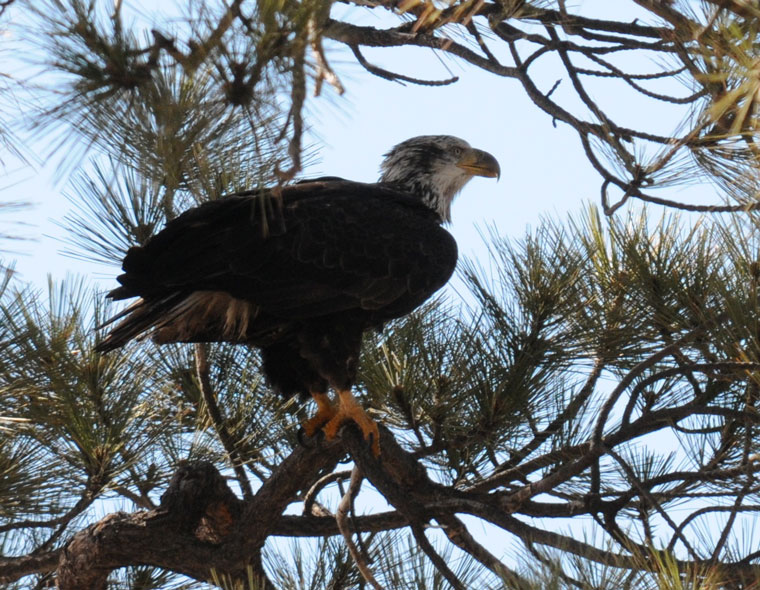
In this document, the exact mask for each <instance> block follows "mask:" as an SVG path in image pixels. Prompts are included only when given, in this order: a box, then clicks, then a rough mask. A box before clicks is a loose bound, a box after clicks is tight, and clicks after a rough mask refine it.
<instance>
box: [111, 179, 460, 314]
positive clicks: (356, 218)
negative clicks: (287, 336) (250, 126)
mask: <svg viewBox="0 0 760 590" xmlns="http://www.w3.org/2000/svg"><path fill="white" fill-rule="evenodd" d="M456 258H457V251H456V243H455V242H454V239H453V238H452V237H451V235H450V234H449V233H448V232H447V231H446V230H444V229H443V228H441V227H440V225H439V224H438V222H437V219H436V217H435V214H434V213H432V212H430V211H429V210H428V209H427V208H425V207H424V206H422V205H421V204H419V203H418V202H417V201H415V200H414V199H413V198H411V197H408V196H406V195H405V194H403V193H398V192H396V191H393V190H391V189H389V188H386V187H383V186H380V185H371V184H361V183H354V182H349V181H341V180H334V179H329V180H327V181H319V182H309V183H302V184H297V185H293V186H291V187H286V188H284V189H282V191H281V194H280V195H276V194H274V193H272V192H261V193H258V194H243V195H237V196H231V197H226V198H223V199H220V200H218V201H214V202H210V203H207V204H204V205H202V206H200V207H197V208H195V209H192V210H190V211H188V212H186V213H185V214H183V215H181V216H179V217H178V218H176V219H175V220H173V221H171V222H170V223H169V224H167V226H166V228H165V229H164V230H162V231H161V232H160V233H159V234H157V235H156V236H154V237H153V238H152V239H151V240H149V241H148V243H146V244H145V246H143V247H138V248H133V249H131V250H130V252H129V253H128V255H127V257H126V258H125V260H124V271H125V273H124V274H123V275H121V276H120V277H119V281H120V282H121V283H122V285H123V286H122V287H121V288H119V289H117V290H115V291H114V292H113V295H114V296H115V297H116V298H126V297H131V296H136V295H139V296H141V297H143V298H144V299H145V298H165V297H168V296H170V295H171V294H173V293H192V292H197V291H223V292H226V293H228V294H230V295H232V296H233V297H235V298H238V299H241V300H245V301H248V302H250V303H253V304H255V305H256V306H257V307H258V308H260V310H261V311H263V312H264V313H266V314H271V315H274V316H280V317H288V318H293V319H295V318H311V317H319V316H323V315H327V314H331V313H336V312H339V311H346V310H351V309H362V310H376V311H377V314H378V318H381V319H382V318H386V319H390V318H392V317H397V316H399V315H403V314H404V313H407V312H408V311H411V309H413V308H414V307H416V306H417V305H419V304H420V303H421V302H422V301H424V300H425V299H427V298H428V297H429V296H430V295H431V294H432V293H434V292H435V291H436V290H437V289H439V288H440V287H441V286H442V285H443V284H444V283H445V282H446V281H447V280H448V279H449V277H450V276H451V273H452V272H453V269H454V266H455V265H456Z"/></svg>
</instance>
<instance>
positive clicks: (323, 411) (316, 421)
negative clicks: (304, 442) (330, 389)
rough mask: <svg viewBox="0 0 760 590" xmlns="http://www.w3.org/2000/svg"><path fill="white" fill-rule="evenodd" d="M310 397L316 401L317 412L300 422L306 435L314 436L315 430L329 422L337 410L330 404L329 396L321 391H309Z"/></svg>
mask: <svg viewBox="0 0 760 590" xmlns="http://www.w3.org/2000/svg"><path fill="white" fill-rule="evenodd" d="M311 397H312V398H314V401H315V402H317V412H316V414H314V415H313V416H312V417H311V418H309V419H308V420H306V421H305V422H302V423H301V426H302V427H303V431H304V433H305V434H306V436H308V437H312V436H314V434H316V432H317V430H319V429H320V428H321V427H322V426H324V425H325V424H327V423H328V422H330V421H331V420H332V419H333V418H334V417H335V415H336V414H337V413H338V410H336V409H335V406H333V405H332V402H331V401H330V397H329V396H328V395H327V394H326V393H323V392H314V391H312V392H311Z"/></svg>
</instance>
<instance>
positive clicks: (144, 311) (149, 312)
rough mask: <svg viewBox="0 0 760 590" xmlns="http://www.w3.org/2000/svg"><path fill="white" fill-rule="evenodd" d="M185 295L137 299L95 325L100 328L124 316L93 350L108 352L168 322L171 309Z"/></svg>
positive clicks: (140, 338)
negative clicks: (98, 324) (147, 299)
mask: <svg viewBox="0 0 760 590" xmlns="http://www.w3.org/2000/svg"><path fill="white" fill-rule="evenodd" d="M185 297H186V295H185V294H184V293H172V294H171V295H169V296H167V297H164V298H161V299H153V300H149V301H146V300H145V299H138V300H137V301H135V302H134V303H133V304H131V305H129V306H128V307H127V308H125V309H124V310H123V311H121V312H120V313H118V314H116V315H115V316H113V317H112V318H110V319H108V320H107V321H106V322H104V323H103V324H101V325H100V326H98V327H97V329H101V328H104V327H106V326H109V325H111V324H112V323H114V322H115V321H117V320H120V319H122V318H124V319H123V320H122V321H121V322H119V323H118V324H117V325H116V326H115V327H114V328H113V330H111V331H110V332H109V333H108V335H107V336H106V337H105V338H104V339H103V340H102V341H101V342H99V343H98V344H97V346H95V350H96V351H98V352H109V351H111V350H116V349H117V348H121V347H122V346H124V345H125V344H126V343H127V342H129V341H130V340H142V339H143V338H145V337H146V336H147V335H148V333H149V332H151V331H153V330H154V329H156V328H160V327H161V326H162V325H165V324H166V323H167V322H170V321H171V320H172V319H173V318H174V315H175V314H174V313H172V310H173V309H175V308H176V307H177V304H178V303H180V302H181V301H182V300H183V299H184V298H185Z"/></svg>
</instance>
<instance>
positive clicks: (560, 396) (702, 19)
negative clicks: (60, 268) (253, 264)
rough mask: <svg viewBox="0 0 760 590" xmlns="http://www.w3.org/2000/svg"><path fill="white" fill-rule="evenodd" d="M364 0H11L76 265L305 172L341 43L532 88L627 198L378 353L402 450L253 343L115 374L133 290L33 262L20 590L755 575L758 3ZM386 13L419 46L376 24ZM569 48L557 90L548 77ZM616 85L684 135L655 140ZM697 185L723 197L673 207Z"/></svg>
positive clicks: (401, 333) (378, 344)
mask: <svg viewBox="0 0 760 590" xmlns="http://www.w3.org/2000/svg"><path fill="white" fill-rule="evenodd" d="M335 4H338V3H335ZM340 4H342V5H347V6H349V7H350V8H352V10H345V6H342V8H344V9H343V10H340V11H338V10H335V6H333V2H331V1H330V0H306V1H295V0H277V1H275V0H260V1H259V2H252V1H247V0H230V1H228V2H226V3H225V2H216V1H214V0H196V1H192V2H186V3H181V6H182V10H183V14H181V15H177V14H168V13H167V14H165V15H164V18H163V20H161V19H160V18H158V17H156V16H151V15H147V16H146V14H147V9H146V10H145V11H144V13H139V12H137V13H135V14H132V13H130V14H129V15H128V16H127V12H128V10H129V9H128V7H127V6H126V3H124V2H122V1H121V0H116V2H100V1H99V0H98V1H96V0H91V1H85V0H40V1H34V2H31V1H28V2H27V1H25V0H6V1H5V2H0V19H2V23H3V26H5V27H10V29H11V30H12V31H13V35H10V36H8V38H2V39H1V40H0V43H3V44H7V46H6V47H5V48H4V49H6V50H7V51H14V52H16V53H15V54H14V55H15V57H14V62H13V63H16V64H18V63H21V62H20V61H19V60H21V57H20V53H19V51H21V50H22V49H23V50H24V51H25V52H26V53H25V54H24V59H25V60H26V63H25V67H27V68H28V70H25V71H32V72H34V73H35V75H34V76H33V77H28V76H25V75H22V74H21V73H19V72H17V71H11V70H9V71H7V72H3V73H4V74H6V77H5V81H4V82H3V84H4V85H3V86H0V106H1V107H2V110H0V122H1V123H2V125H1V126H2V128H3V129H2V133H0V142H3V145H5V146H6V147H13V149H14V150H15V152H16V154H17V155H23V153H24V144H25V143H26V142H29V144H32V143H34V144H35V145H38V144H39V142H44V143H46V144H48V145H50V144H53V143H55V145H59V146H63V147H64V148H65V150H66V151H67V152H69V153H70V155H69V156H68V157H66V158H63V160H62V174H64V175H70V182H69V184H68V185H67V186H68V194H69V197H70V199H71V201H72V203H73V204H74V208H73V213H71V214H70V215H69V216H68V217H67V218H66V219H63V220H60V221H61V223H62V225H63V226H64V227H65V228H66V229H67V230H68V236H69V237H68V242H67V245H66V248H67V250H68V252H69V253H70V254H72V255H74V256H78V257H81V258H84V259H87V260H91V261H97V262H101V263H104V264H107V265H110V268H111V270H112V271H113V273H114V274H115V271H116V267H117V265H118V264H119V261H120V260H121V259H122V258H123V255H124V253H125V252H126V250H127V248H129V246H130V245H134V244H142V243H145V241H146V240H147V239H148V238H149V237H150V236H151V235H153V234H155V233H156V232H157V231H158V230H159V229H160V228H161V227H162V226H163V225H164V223H165V222H166V221H167V220H170V219H172V218H173V217H175V216H177V215H178V214H179V213H180V212H182V211H183V210H185V209H187V208H188V207H191V206H193V205H195V204H198V203H202V202H205V201H207V200H211V199H217V198H219V197H221V196H223V195H224V194H227V193H231V192H234V191H236V190H241V189H251V188H255V187H257V186H264V185H267V186H277V185H278V184H280V185H281V184H283V183H287V182H290V181H291V180H293V179H294V178H295V177H296V175H297V174H298V172H299V171H300V169H301V168H302V164H303V151H304V150H303V145H304V133H305V129H306V127H307V123H308V121H307V117H308V112H309V111H308V109H307V106H308V105H307V103H308V101H310V100H317V99H316V98H311V95H312V94H317V95H319V94H320V93H327V92H331V93H337V94H340V93H341V92H342V90H343V82H342V78H341V75H340V74H341V72H340V70H339V68H337V66H335V65H334V64H333V63H331V61H330V60H328V57H327V56H328V55H330V53H328V52H326V48H328V47H329V48H344V49H348V50H349V52H350V53H347V55H351V56H352V59H355V60H356V62H357V63H358V64H359V65H361V66H362V67H363V68H364V69H365V70H366V71H367V75H368V76H369V75H375V76H380V77H382V78H386V79H390V80H396V81H403V82H406V83H412V84H424V85H430V86H436V85H440V84H448V83H455V82H456V80H455V79H448V80H435V79H431V78H430V77H429V76H427V75H426V72H420V71H413V67H414V66H413V62H412V61H410V62H409V67H410V69H412V71H409V72H392V71H389V70H387V69H384V68H382V67H380V66H377V65H375V64H373V63H372V62H371V61H370V60H368V59H367V57H366V56H365V52H366V49H367V48H370V47H371V48H376V49H377V48H393V47H407V48H420V47H422V48H428V49H433V50H435V51H437V52H439V53H441V54H447V55H449V56H452V57H454V58H455V59H457V60H459V61H460V62H462V63H464V64H467V65H468V66H469V67H471V68H480V69H482V70H485V71H488V72H490V73H491V74H493V75H494V76H500V77H504V78H510V79H514V80H517V81H518V82H519V83H520V85H521V87H522V89H523V91H524V92H525V93H526V94H527V95H528V96H529V97H530V98H531V99H532V101H533V102H534V103H535V105H536V106H537V107H538V108H539V109H541V110H543V111H545V112H546V113H547V114H548V115H550V116H551V117H553V119H554V120H555V122H557V124H561V125H567V126H570V127H571V128H572V129H574V130H575V131H576V132H577V134H578V138H579V142H578V146H577V149H582V150H584V151H585V154H586V156H587V158H588V159H589V161H590V162H591V163H592V165H593V166H594V167H595V169H596V170H597V172H598V173H599V176H600V187H601V201H600V206H599V207H598V208H597V207H594V206H587V207H586V208H585V209H583V210H582V212H581V213H579V214H577V215H574V216H573V217H572V218H570V219H568V220H563V221H561V222H560V221H546V222H544V223H543V224H542V225H541V226H540V227H538V228H536V229H534V230H532V231H531V232H529V233H528V234H527V235H525V236H521V237H514V236H513V237H511V238H508V237H505V236H502V235H499V233H498V232H497V231H494V233H493V235H492V236H491V237H490V240H489V243H490V257H489V258H488V259H481V260H479V261H463V264H462V267H461V278H462V279H463V280H464V284H465V285H466V286H467V287H468V289H469V292H468V293H467V294H466V296H464V297H463V298H461V299H460V298H458V297H457V296H456V295H454V294H453V293H448V294H445V295H443V296H442V297H440V298H439V299H438V300H436V301H435V302H433V303H431V304H428V305H427V306H425V307H424V308H422V309H420V310H418V311H417V312H415V313H414V314H412V315H411V316H409V317H407V318H404V319H402V320H398V321H396V322H393V323H392V324H390V325H388V326H387V327H386V329H385V330H384V332H383V333H382V334H368V335H367V336H366V341H365V343H364V349H363V356H362V362H361V369H360V375H359V383H358V386H357V388H358V393H359V396H360V397H361V399H362V401H363V404H364V405H365V407H366V408H368V411H369V413H370V414H372V415H373V417H375V418H376V419H377V420H378V421H379V422H380V424H381V426H380V430H381V440H380V443H381V455H380V458H377V457H375V456H374V455H373V454H372V452H371V450H370V448H369V447H368V445H367V444H366V441H364V439H363V438H362V436H361V433H360V432H359V431H357V430H355V429H353V428H352V427H350V426H347V427H344V428H343V430H342V432H341V436H340V438H339V439H338V440H336V441H333V442H329V443H328V442H326V441H323V440H314V441H305V440H303V437H301V436H299V424H300V422H301V421H302V420H303V419H304V418H305V417H306V416H307V415H308V414H309V413H310V408H309V407H303V406H302V405H301V404H299V403H298V402H297V401H296V400H291V401H289V402H287V403H286V402H284V401H283V400H282V399H280V398H278V397H277V396H276V395H275V394H274V393H273V392H272V391H271V389H270V388H269V387H268V384H267V383H266V382H265V381H264V380H263V379H262V377H261V374H260V367H259V363H260V360H259V358H258V357H257V355H256V353H255V352H252V351H250V350H248V349H246V348H245V347H233V346H227V345H218V344H214V345H194V346H192V345H187V346H182V345H170V346H163V347H157V346H155V345H153V344H152V343H150V342H140V343H133V344H130V345H129V346H127V347H125V348H124V349H120V350H118V351H114V352H112V353H110V354H108V355H100V354H98V353H96V352H95V351H94V349H95V346H96V344H97V342H98V338H100V337H101V336H102V335H101V333H100V332H99V331H98V330H96V329H95V327H96V326H98V325H99V324H100V323H102V321H103V320H104V319H105V318H107V317H109V316H110V315H112V314H113V313H114V312H115V311H116V310H115V309H111V308H109V306H108V304H106V303H105V301H104V298H103V295H102V293H96V292H93V290H92V289H91V288H90V287H89V286H88V283H87V282H86V281H84V280H82V279H75V278H72V279H70V280H66V281H65V282H63V283H61V284H50V285H49V288H48V290H47V291H46V292H40V291H39V290H37V289H35V288H33V287H32V286H27V285H24V284H23V283H22V282H21V281H20V280H18V279H15V278H14V277H13V276H12V274H11V273H5V275H4V276H5V278H4V280H3V281H2V283H0V292H1V293H0V548H1V549H0V582H2V583H3V584H5V585H6V587H8V588H45V587H52V586H54V585H57V586H58V587H59V588H61V589H62V590H73V589H78V588H88V589H93V590H101V589H105V588H132V589H138V588H139V589H143V590H148V589H151V588H173V587H181V588H202V587H209V585H216V586H220V587H223V588H230V589H232V588H236V589H237V588H241V589H243V588H246V589H267V590H269V589H274V588H277V589H280V588H282V589H288V590H289V589H297V588H302V589H306V588H310V589H315V590H316V589H331V590H339V589H351V588H370V587H371V588H387V589H407V588H408V589H410V590H411V589H415V590H417V589H425V588H431V589H434V588H435V589H437V588H455V589H465V588H483V589H497V588H519V589H526V590H527V589H532V588H568V589H569V588H581V589H585V588H609V589H613V588H615V589H618V588H632V589H633V588H692V589H696V588H705V589H707V588H732V589H733V588H750V587H755V586H756V585H757V584H758V583H760V564H759V563H758V559H760V554H759V553H758V551H757V534H756V531H755V530H754V529H753V522H754V520H755V517H756V514H757V511H758V509H760V497H759V492H760V482H759V481H758V476H757V475H756V474H757V473H758V471H760V448H758V444H759V443H758V441H760V437H758V429H759V428H760V412H759V408H758V404H759V403H760V377H759V375H760V313H759V312H760V309H759V305H760V304H759V299H758V295H759V293H758V291H759V286H760V258H759V256H760V254H759V252H760V241H759V239H758V235H760V232H759V231H758V230H760V219H759V218H758V217H757V213H756V210H757V202H758V201H757V190H758V179H760V176H759V175H758V170H760V167H759V166H758V154H757V147H756V141H755V138H756V135H757V130H756V127H757V123H758V121H757V112H756V111H757V105H756V101H757V96H758V76H757V63H758V58H759V57H760V56H759V55H758V46H757V43H756V37H757V33H758V30H759V29H760V9H758V8H757V7H756V5H755V3H753V2H745V1H742V2H740V1H738V0H728V1H725V0H721V1H718V0H704V1H702V2H692V1H686V0H675V1H668V2H665V1H660V0H635V1H633V2H630V3H627V4H630V5H631V6H633V7H634V8H636V9H637V10H638V11H639V14H640V15H641V16H640V17H639V18H636V19H635V20H623V19H620V20H614V19H606V18H598V17H597V16H596V15H594V14H582V13H580V12H577V13H576V12H573V11H572V10H573V9H572V8H571V7H570V6H569V5H568V4H566V3H565V2H564V1H562V0H558V1H538V0H537V1H535V2H528V1H524V0H497V1H493V2H492V1H490V0H455V1H452V2H437V1H435V0H402V1H400V2H395V1H391V2H387V1H375V0H347V1H345V2H342V3H340ZM143 8H145V7H143ZM367 11H370V12H373V13H376V14H382V15H383V18H384V19H391V20H390V21H388V20H386V21H384V22H392V24H391V25H389V26H387V27H382V26H380V25H378V26H376V27H372V26H365V25H359V24H355V20H352V19H353V18H354V17H355V16H356V15H357V14H360V13H363V12H367ZM336 14H340V15H341V16H340V18H338V17H337V16H335V15H336ZM141 19H142V20H141ZM145 19H147V20H148V21H150V22H147V24H146V21H145ZM151 19H153V20H151ZM631 56H634V57H633V58H632V57H631ZM652 58H654V59H652ZM544 60H554V62H553V63H554V64H555V67H556V72H557V74H556V75H557V77H558V78H559V81H557V83H553V82H548V83H547V80H546V79H543V78H541V76H542V74H541V72H543V71H544V70H542V69H541V70H539V72H536V71H534V70H538V69H539V68H536V64H538V63H542V62H543V61H544ZM9 63H10V62H9ZM9 67H10V66H9ZM14 67H15V66H14ZM558 84H559V85H562V87H563V88H562V90H563V91H558V92H556V93H555V90H557V88H558ZM605 84H609V85H610V86H609V87H610V88H615V89H618V91H621V90H620V89H623V90H622V91H624V92H629V93H631V94H633V95H637V96H638V97H639V98H640V99H641V100H642V101H645V102H646V103H647V104H650V105H652V106H651V108H658V107H659V106H662V107H663V108H668V109H675V110H674V112H678V113H679V117H680V119H678V118H676V119H674V120H673V128H672V129H669V130H664V131H663V130H653V129H631V128H627V127H625V126H624V125H623V124H621V123H619V122H618V121H617V119H616V117H617V116H619V113H616V112H615V109H614V93H613V94H610V93H607V94H605V93H603V92H597V91H598V90H599V89H600V88H603V87H604V85H605ZM565 90H567V91H565ZM512 91H514V88H513V89H512ZM430 92H431V93H435V88H431V89H430ZM597 96H598V97H599V98H595V97H597ZM610 97H612V98H610ZM338 100H339V99H338ZM605 101H607V102H605ZM22 118H23V121H24V124H25V125H26V126H25V127H23V128H22V127H19V126H18V125H16V122H17V121H18V120H21V119H22ZM30 130H31V131H30ZM81 146H85V147H84V148H82V147H81ZM695 178H699V179H702V180H703V181H704V182H711V183H713V184H714V186H715V188H716V193H717V194H719V195H720V198H721V201H720V202H716V203H714V204H707V205H704V204H695V203H693V202H691V201H689V200H688V197H689V193H688V190H687V191H685V194H686V199H685V200H674V199H673V198H672V197H671V196H669V195H668V193H663V192H662V191H663V189H664V188H667V187H668V186H672V185H674V184H677V183H679V182H681V183H684V184H685V185H686V184H688V182H691V181H693V180H694V179H695ZM680 194H684V193H683V192H682V193H680ZM641 202H648V203H650V204H655V205H658V207H657V208H656V209H649V210H647V209H646V208H644V207H642V206H639V205H640V204H641ZM662 205H664V206H665V208H664V209H663V208H662V207H659V206H662ZM580 208H581V207H580V204H579V209H580ZM678 209H681V210H683V211H677V210H678ZM663 210H664V211H666V214H665V215H664V216H661V212H662V211H663ZM700 212H701V213H703V214H704V216H700V217H697V214H698V213H700ZM719 214H720V215H722V217H719V216H718V215H719Z"/></svg>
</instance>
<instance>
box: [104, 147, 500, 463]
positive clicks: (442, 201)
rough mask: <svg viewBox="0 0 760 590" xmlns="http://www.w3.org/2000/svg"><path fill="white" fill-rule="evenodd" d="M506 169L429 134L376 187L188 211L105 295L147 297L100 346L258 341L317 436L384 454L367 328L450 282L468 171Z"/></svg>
mask: <svg viewBox="0 0 760 590" xmlns="http://www.w3.org/2000/svg"><path fill="white" fill-rule="evenodd" d="M499 172H500V171H499V164H498V163H497V161H496V159H495V158H494V157H493V156H492V155H491V154H488V153H486V152H484V151H481V150H478V149H474V148H472V147H470V145H469V144H468V143H467V142H465V141H463V140H461V139H458V138H456V137H451V136H446V135H433V136H421V137H414V138H412V139H409V140H407V141H404V142H402V143H400V144H399V145H397V146H395V147H394V148H393V149H391V150H390V151H389V152H388V153H387V154H386V155H385V159H384V161H383V163H382V165H381V177H380V181H379V182H378V183H376V184H364V183H360V182H352V181H349V180H344V179H341V178H335V177H329V178H322V179H317V180H312V181H304V182H300V183H297V184H293V185H290V186H286V187H284V188H280V189H279V190H266V189H264V190H253V191H246V192H242V193H237V194H234V195H230V196H227V197H223V198H220V199H218V200H215V201H211V202H208V203H204V204H203V205H200V206H198V207H195V208H193V209H190V210H188V211H186V212H185V213H183V214H182V215H180V216H178V217H177V218H176V219H173V220H171V221H169V222H168V223H167V224H166V227H165V228H164V229H163V230H161V231H160V232H159V233H158V234H156V235H155V236H153V237H152V238H150V239H149V240H148V241H147V242H146V243H145V245H143V246H136V247H133V248H130V249H129V251H128V252H127V255H126V257H125V258H124V261H123V266H122V269H123V271H124V274H122V275H120V276H119V277H118V281H119V283H120V284H121V286H119V287H117V288H116V289H114V290H113V291H111V292H110V293H109V294H108V297H110V298H111V299H115V300H120V299H128V298H132V297H139V299H138V300H137V301H136V302H134V303H132V304H131V305H130V306H129V307H127V308H126V309H125V310H124V311H123V312H122V313H121V314H119V315H117V316H115V317H114V318H111V320H109V322H107V324H106V325H108V324H110V323H113V322H114V321H117V320H121V321H120V322H119V323H118V324H116V326H115V327H114V328H113V329H112V330H111V332H110V333H109V334H108V335H107V336H106V337H105V338H104V339H103V340H102V341H101V342H100V343H99V344H98V346H97V350H99V351H101V352H106V351H110V350H113V349H116V348H118V347H121V346H123V345H124V344H126V343H127V342H128V341H130V340H132V339H141V338H144V337H146V336H148V335H149V336H151V337H152V339H153V340H154V341H155V342H157V343H159V344H162V343H168V342H232V343H238V344H248V345H252V346H255V347H258V348H259V349H260V350H261V358H262V370H263V373H264V375H265V377H266V378H267V379H268V381H269V383H270V385H271V386H272V387H273V388H275V389H276V390H278V391H279V392H281V393H282V394H283V395H284V396H293V395H296V394H300V395H303V396H311V397H312V398H313V399H314V400H315V402H316V405H317V412H316V414H315V415H314V416H313V417H312V418H310V419H309V420H307V421H306V422H305V423H304V424H303V428H304V431H305V433H306V434H307V435H308V436H312V435H313V434H315V433H316V432H317V430H319V429H320V428H321V429H322V430H323V432H324V433H325V436H326V438H327V439H332V438H334V437H335V436H336V435H337V433H338V430H339V429H340V427H341V425H342V424H344V423H345V422H347V421H349V420H353V421H354V422H355V423H356V424H357V425H358V426H359V427H360V428H361V430H362V432H363V433H364V436H365V438H367V439H368V440H370V441H371V444H372V448H373V451H374V452H375V454H379V438H378V430H377V425H376V424H375V422H374V421H373V420H372V419H371V418H369V417H368V416H367V414H366V413H365V412H364V410H363V409H362V408H361V406H360V405H359V404H358V402H357V401H356V400H355V399H354V397H353V395H352V394H351V388H352V385H353V383H354V381H355V378H356V371H357V361H358V358H359V352H360V347H361V339H362V333H363V332H364V331H365V330H367V329H370V328H375V329H379V328H381V327H382V326H383V324H384V323H386V322H388V321H389V320H392V319H394V318H399V317H401V316H404V315H406V314H408V313H409V312H411V311H412V310H413V309H415V308H416V307H418V306H419V305H420V304H422V303H423V302H424V301H425V300H426V299H428V298H429V297H430V296H431V295H432V294H433V293H435V292H436V291H437V290H438V289H440V288H441V287H442V286H443V285H444V284H445V283H446V282H447V281H448V280H449V278H450V277H451V274H452V273H453V271H454V267H455V266H456V261H457V246H456V242H455V241H454V238H453V237H452V236H451V234H449V233H448V232H447V231H446V230H445V229H443V228H442V227H441V224H442V223H444V222H448V221H450V219H451V211H450V209H451V202H452V201H453V199H454V197H455V196H456V194H457V193H458V192H459V191H460V190H461V189H462V187H464V185H465V184H466V183H467V181H469V180H470V179H471V178H472V177H473V176H486V177H498V176H499ZM330 387H332V388H333V389H334V390H335V392H336V394H337V404H336V403H334V402H333V401H331V399H330V397H329V396H328V390H329V388H330Z"/></svg>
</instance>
